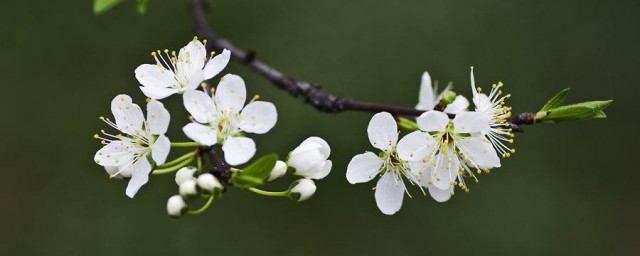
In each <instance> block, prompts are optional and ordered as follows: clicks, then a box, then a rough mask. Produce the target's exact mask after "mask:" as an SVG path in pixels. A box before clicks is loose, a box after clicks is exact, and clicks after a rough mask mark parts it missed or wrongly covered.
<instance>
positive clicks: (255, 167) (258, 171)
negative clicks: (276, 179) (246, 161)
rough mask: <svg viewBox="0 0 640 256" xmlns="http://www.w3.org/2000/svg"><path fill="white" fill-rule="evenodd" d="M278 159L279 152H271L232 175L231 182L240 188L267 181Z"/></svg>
mask: <svg viewBox="0 0 640 256" xmlns="http://www.w3.org/2000/svg"><path fill="white" fill-rule="evenodd" d="M276 161H278V155H277V154H269V155H266V156H263V157H261V158H260V159H258V160H256V161H254V162H253V163H252V164H251V165H249V166H247V167H245V168H244V169H243V170H242V171H239V172H236V173H234V174H233V175H232V176H231V180H230V181H231V184H233V185H234V186H236V187H239V188H249V187H255V186H259V185H262V184H264V183H265V181H266V180H267V179H268V178H269V175H270V174H271V170H273V167H274V166H275V165H276Z"/></svg>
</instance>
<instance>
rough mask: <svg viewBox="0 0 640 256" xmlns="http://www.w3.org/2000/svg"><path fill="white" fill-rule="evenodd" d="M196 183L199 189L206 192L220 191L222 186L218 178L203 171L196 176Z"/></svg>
mask: <svg viewBox="0 0 640 256" xmlns="http://www.w3.org/2000/svg"><path fill="white" fill-rule="evenodd" d="M196 183H197V184H198V187H199V188H200V189H202V190H204V191H206V192H208V193H214V192H217V191H221V190H222V189H223V188H224V187H223V186H222V184H221V183H220V181H218V178H216V177H215V176H213V174H211V173H205V174H202V175H200V176H198V179H197V181H196Z"/></svg>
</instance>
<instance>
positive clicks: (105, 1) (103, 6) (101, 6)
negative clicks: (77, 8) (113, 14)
mask: <svg viewBox="0 0 640 256" xmlns="http://www.w3.org/2000/svg"><path fill="white" fill-rule="evenodd" d="M124 1H125V0H94V1H93V13H94V14H102V13H104V12H106V11H108V10H109V9H111V8H113V7H115V6H116V5H118V4H120V3H122V2H124Z"/></svg>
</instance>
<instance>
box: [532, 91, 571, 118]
mask: <svg viewBox="0 0 640 256" xmlns="http://www.w3.org/2000/svg"><path fill="white" fill-rule="evenodd" d="M570 89H571V88H566V89H564V90H562V91H560V92H559V93H558V94H556V95H555V96H553V98H551V99H550V100H549V101H548V102H547V104H544V106H542V108H541V109H540V111H538V112H544V111H547V110H549V109H552V108H555V107H557V106H559V105H560V104H561V103H562V102H563V101H564V99H565V98H566V97H567V95H568V94H569V90H570Z"/></svg>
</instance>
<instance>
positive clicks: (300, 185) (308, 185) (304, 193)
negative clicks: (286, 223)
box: [289, 179, 316, 202]
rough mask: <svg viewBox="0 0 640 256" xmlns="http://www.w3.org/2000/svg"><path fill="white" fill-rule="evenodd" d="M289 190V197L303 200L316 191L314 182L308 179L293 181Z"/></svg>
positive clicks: (299, 200)
mask: <svg viewBox="0 0 640 256" xmlns="http://www.w3.org/2000/svg"><path fill="white" fill-rule="evenodd" d="M292 185H293V187H292V188H291V189H290V190H289V199H291V200H294V201H298V202H301V201H304V200H307V199H309V198H310V197H311V196H313V194H314V193H316V184H315V183H313V180H310V179H300V180H297V181H295V182H294V183H293V184H292Z"/></svg>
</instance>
